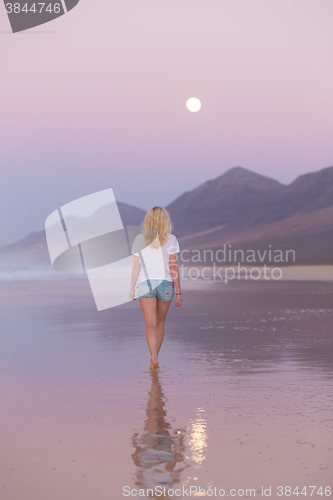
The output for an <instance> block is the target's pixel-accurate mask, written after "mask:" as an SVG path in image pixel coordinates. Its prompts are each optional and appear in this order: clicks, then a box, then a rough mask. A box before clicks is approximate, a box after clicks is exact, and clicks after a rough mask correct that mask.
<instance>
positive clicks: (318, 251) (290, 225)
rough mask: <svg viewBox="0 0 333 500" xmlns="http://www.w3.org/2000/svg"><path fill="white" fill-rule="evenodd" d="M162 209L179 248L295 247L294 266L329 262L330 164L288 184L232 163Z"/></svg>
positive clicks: (332, 227)
mask: <svg viewBox="0 0 333 500" xmlns="http://www.w3.org/2000/svg"><path fill="white" fill-rule="evenodd" d="M166 208H167V209H168V210H169V212H170V214H171V217H172V220H173V222H174V225H175V230H174V232H175V234H176V235H177V236H178V237H179V240H180V243H181V246H182V248H183V249H184V248H186V249H195V248H198V249H200V248H201V249H204V248H206V249H207V248H211V249H215V250H216V249H218V248H221V247H222V245H224V244H231V245H233V248H239V249H249V248H253V249H256V250H257V249H258V250H259V251H262V250H264V249H265V248H268V247H269V245H271V246H272V248H280V249H281V250H283V249H294V250H295V252H296V264H333V167H328V168H325V169H322V170H320V171H319V172H315V173H309V174H305V175H301V176H300V177H298V178H297V179H296V180H295V181H294V182H292V183H291V184H289V185H283V184H280V183H279V182H277V181H274V180H272V179H269V178H268V177H265V176H262V175H259V174H256V173H254V172H251V171H249V170H246V169H244V168H242V167H235V168H232V169H231V170H229V171H228V172H226V173H225V174H223V175H221V176H220V177H218V178H217V179H214V180H211V181H208V182H205V183H204V184H202V185H201V186H199V187H197V188H196V189H194V190H193V191H190V192H188V193H184V194H183V195H182V196H180V197H179V198H177V199H176V200H175V201H174V202H173V203H171V204H170V205H168V206H167V207H166ZM264 262H267V261H266V260H265V261H264Z"/></svg>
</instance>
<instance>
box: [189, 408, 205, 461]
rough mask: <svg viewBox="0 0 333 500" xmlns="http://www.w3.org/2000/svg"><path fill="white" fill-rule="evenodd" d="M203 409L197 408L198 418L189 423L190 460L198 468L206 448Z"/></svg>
mask: <svg viewBox="0 0 333 500" xmlns="http://www.w3.org/2000/svg"><path fill="white" fill-rule="evenodd" d="M203 412H204V409H202V408H198V416H197V418H195V419H193V420H192V422H191V428H190V439H189V446H190V448H191V451H192V457H191V458H192V460H193V462H195V463H196V464H197V465H198V466H199V465H202V462H203V461H204V459H205V452H206V448H207V431H206V427H207V422H206V419H205V418H204V416H203Z"/></svg>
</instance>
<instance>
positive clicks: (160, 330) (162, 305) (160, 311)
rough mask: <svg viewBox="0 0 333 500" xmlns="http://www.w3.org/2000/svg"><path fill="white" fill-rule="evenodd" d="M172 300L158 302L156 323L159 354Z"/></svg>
mask: <svg viewBox="0 0 333 500" xmlns="http://www.w3.org/2000/svg"><path fill="white" fill-rule="evenodd" d="M171 302H172V300H170V301H169V302H160V301H159V300H158V301H157V323H156V341H157V342H156V348H157V354H158V353H159V352H160V349H161V346H162V342H163V338H164V326H165V320H166V316H167V313H168V310H169V307H170V304H171Z"/></svg>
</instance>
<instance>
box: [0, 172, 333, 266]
mask: <svg viewBox="0 0 333 500" xmlns="http://www.w3.org/2000/svg"><path fill="white" fill-rule="evenodd" d="M117 204H118V208H119V212H120V215H121V218H122V221H123V224H124V225H125V226H126V225H138V224H140V223H141V222H142V220H143V218H144V216H145V211H144V210H141V209H139V208H137V207H133V206H131V205H128V204H126V203H121V202H118V203H117ZM166 209H167V210H168V211H169V213H170V215H171V218H172V221H173V224H174V230H173V233H174V234H175V235H176V236H177V238H178V239H179V243H180V246H181V249H187V250H189V251H190V252H191V251H193V250H194V249H198V250H200V251H201V252H202V251H203V250H204V249H212V250H213V251H214V250H215V251H216V250H218V249H220V248H221V247H222V246H223V245H232V247H233V248H234V249H236V248H237V249H242V250H243V251H244V252H246V251H247V250H249V249H253V250H255V251H260V252H264V250H265V249H268V247H269V246H270V248H272V249H281V251H285V250H287V249H293V250H294V251H295V254H296V260H295V262H293V263H294V264H333V167H328V168H324V169H322V170H319V171H318V172H313V173H308V174H305V175H301V176H299V177H298V178H297V179H296V180H295V181H293V182H292V183H291V184H288V185H284V184H281V183H279V182H278V181H276V180H274V179H271V178H269V177H266V176H264V175H260V174H257V173H255V172H252V171H250V170H247V169H245V168H242V167H234V168H231V169H230V170H228V171H227V172H225V173H224V174H222V175H221V176H219V177H217V178H216V179H213V180H209V181H207V182H205V183H203V184H201V185H200V186H198V187H197V188H195V189H193V190H192V191H189V192H185V193H184V194H182V195H181V196H179V197H178V198H177V199H175V200H174V201H173V202H172V203H170V204H169V205H168V206H166ZM263 262H265V263H266V262H267V263H269V262H268V261H267V259H264V260H263ZM288 263H290V262H288ZM284 264H287V262H280V263H279V265H284ZM4 265H13V266H17V265H23V266H24V265H43V266H50V260H49V255H48V251H47V245H46V238H45V231H44V230H43V231H39V232H35V233H31V234H30V235H28V236H27V237H25V238H23V239H22V240H20V241H17V242H14V243H10V244H5V245H2V246H1V247H0V267H1V266H4Z"/></svg>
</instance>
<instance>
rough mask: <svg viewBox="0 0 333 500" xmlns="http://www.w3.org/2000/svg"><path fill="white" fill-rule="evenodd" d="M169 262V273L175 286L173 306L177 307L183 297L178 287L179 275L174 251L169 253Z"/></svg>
mask: <svg viewBox="0 0 333 500" xmlns="http://www.w3.org/2000/svg"><path fill="white" fill-rule="evenodd" d="M169 264H170V274H171V277H172V279H173V282H174V284H175V288H176V297H177V300H176V302H175V306H177V307H179V306H181V305H182V303H183V299H182V296H181V289H180V276H179V267H178V264H177V255H176V254H175V253H171V254H170V257H169Z"/></svg>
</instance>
